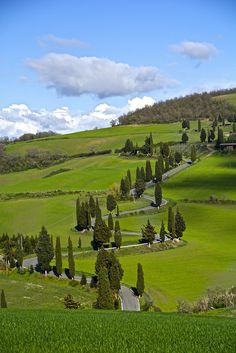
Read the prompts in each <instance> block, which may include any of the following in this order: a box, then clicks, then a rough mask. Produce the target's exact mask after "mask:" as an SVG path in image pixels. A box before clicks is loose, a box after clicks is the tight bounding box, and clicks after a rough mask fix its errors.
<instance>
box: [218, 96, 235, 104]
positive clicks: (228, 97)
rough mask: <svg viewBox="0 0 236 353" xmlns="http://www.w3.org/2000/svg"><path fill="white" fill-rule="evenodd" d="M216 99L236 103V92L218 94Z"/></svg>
mask: <svg viewBox="0 0 236 353" xmlns="http://www.w3.org/2000/svg"><path fill="white" fill-rule="evenodd" d="M214 99H217V100H225V101H227V102H228V103H230V104H233V105H236V93H231V94H223V95H221V96H216V97H214Z"/></svg>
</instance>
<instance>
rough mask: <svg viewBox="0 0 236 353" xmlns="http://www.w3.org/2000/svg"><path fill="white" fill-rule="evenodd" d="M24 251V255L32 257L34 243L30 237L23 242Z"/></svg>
mask: <svg viewBox="0 0 236 353" xmlns="http://www.w3.org/2000/svg"><path fill="white" fill-rule="evenodd" d="M23 250H24V255H30V254H32V253H33V247H32V242H31V240H30V237H29V236H28V235H27V236H26V237H25V238H24V240H23Z"/></svg>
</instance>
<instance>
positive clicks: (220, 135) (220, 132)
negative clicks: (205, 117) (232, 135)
mask: <svg viewBox="0 0 236 353" xmlns="http://www.w3.org/2000/svg"><path fill="white" fill-rule="evenodd" d="M221 143H224V132H223V130H222V129H220V128H218V133H217V140H216V148H220V144H221Z"/></svg>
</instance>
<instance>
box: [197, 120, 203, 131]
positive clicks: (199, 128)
mask: <svg viewBox="0 0 236 353" xmlns="http://www.w3.org/2000/svg"><path fill="white" fill-rule="evenodd" d="M201 129H202V126H201V120H200V119H198V121H197V131H198V132H200V131H201Z"/></svg>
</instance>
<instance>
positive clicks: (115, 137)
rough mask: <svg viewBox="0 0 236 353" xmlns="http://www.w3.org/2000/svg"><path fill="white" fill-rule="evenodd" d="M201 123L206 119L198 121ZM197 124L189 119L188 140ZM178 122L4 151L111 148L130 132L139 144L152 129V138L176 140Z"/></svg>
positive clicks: (92, 133)
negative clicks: (189, 130)
mask: <svg viewBox="0 0 236 353" xmlns="http://www.w3.org/2000/svg"><path fill="white" fill-rule="evenodd" d="M202 125H203V126H206V125H207V121H204V122H202ZM196 128H197V122H196V121H194V122H191V129H192V131H191V132H190V133H189V141H190V142H194V141H198V140H199V134H198V133H197V134H196V133H195V132H194V131H193V130H194V129H196ZM179 130H181V124H180V123H173V124H159V125H132V126H117V127H114V128H105V129H98V130H91V131H82V132H77V133H73V134H68V135H62V136H60V137H58V136H55V137H51V138H50V139H39V140H37V141H31V142H18V143H13V144H9V145H8V146H7V151H8V152H18V153H25V152H26V151H27V150H30V149H34V148H37V149H40V150H50V151H62V152H65V153H68V154H69V155H73V154H76V153H81V152H88V151H91V150H95V151H97V150H104V149H115V148H121V147H123V146H124V143H125V141H126V140H127V139H128V138H130V137H131V136H132V140H133V141H134V142H135V143H136V142H137V143H138V144H139V145H142V144H143V143H144V140H145V137H146V136H147V135H149V133H150V132H152V133H153V139H154V142H155V143H156V142H161V141H162V142H167V141H180V140H181V135H182V132H179Z"/></svg>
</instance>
